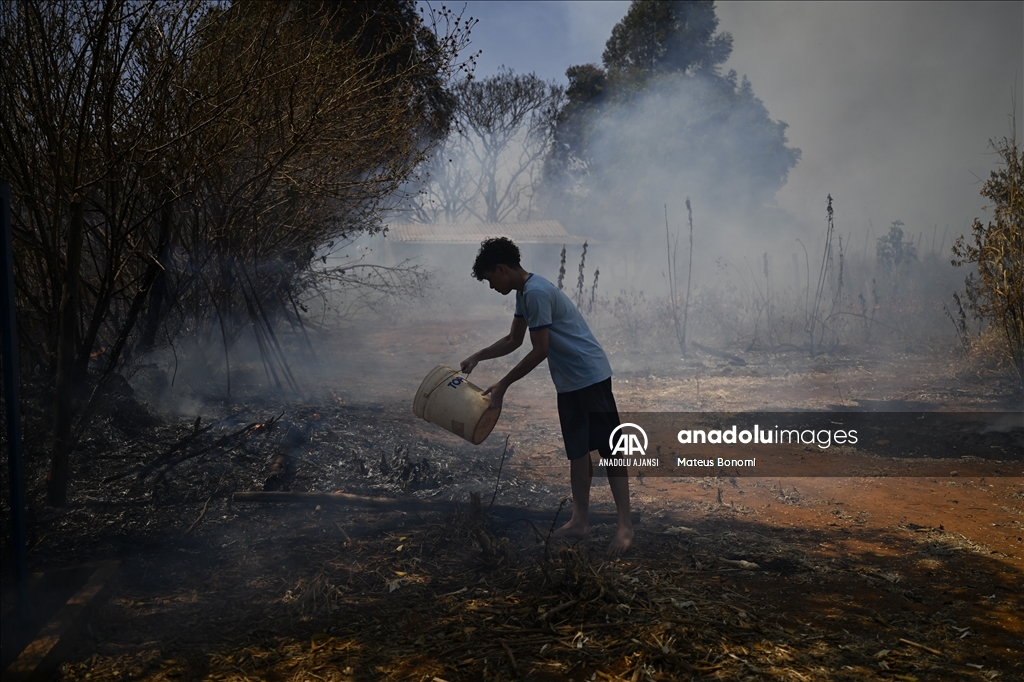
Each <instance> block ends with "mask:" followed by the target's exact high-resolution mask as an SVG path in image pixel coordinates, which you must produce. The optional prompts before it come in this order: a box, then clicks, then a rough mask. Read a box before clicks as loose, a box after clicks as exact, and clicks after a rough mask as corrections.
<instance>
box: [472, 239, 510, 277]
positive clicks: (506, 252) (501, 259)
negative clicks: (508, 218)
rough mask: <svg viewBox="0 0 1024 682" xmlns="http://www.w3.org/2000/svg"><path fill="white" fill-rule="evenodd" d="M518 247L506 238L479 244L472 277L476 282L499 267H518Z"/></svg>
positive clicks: (486, 240) (484, 241) (488, 240)
mask: <svg viewBox="0 0 1024 682" xmlns="http://www.w3.org/2000/svg"><path fill="white" fill-rule="evenodd" d="M519 258H520V256H519V247H518V246H516V245H515V244H513V243H512V240H511V239H509V238H508V237H492V238H491V239H485V240H483V241H482V242H480V250H479V251H477V254H476V260H475V261H473V276H474V277H476V278H477V279H478V280H483V278H484V277H486V276H487V275H489V274H490V273H492V272H494V269H495V268H497V267H498V266H499V265H507V266H508V267H510V268H518V267H519Z"/></svg>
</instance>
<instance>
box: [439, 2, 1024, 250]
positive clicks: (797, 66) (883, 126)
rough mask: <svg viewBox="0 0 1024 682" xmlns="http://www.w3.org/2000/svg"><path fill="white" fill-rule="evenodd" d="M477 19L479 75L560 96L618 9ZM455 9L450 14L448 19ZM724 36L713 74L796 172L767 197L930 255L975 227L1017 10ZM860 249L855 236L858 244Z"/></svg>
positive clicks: (773, 5) (1023, 43) (1011, 94)
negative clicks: (736, 92)
mask: <svg viewBox="0 0 1024 682" xmlns="http://www.w3.org/2000/svg"><path fill="white" fill-rule="evenodd" d="M464 6H465V10H464V14H465V16H472V17H474V18H476V19H478V20H479V23H478V24H477V25H476V26H475V28H474V29H473V32H472V40H473V45H472V47H471V49H474V50H482V54H481V55H480V57H479V60H478V67H477V70H476V75H477V77H486V76H488V75H491V74H493V73H495V72H496V71H497V70H498V68H499V67H500V66H502V65H504V66H507V67H509V68H511V69H513V70H514V71H516V72H524V73H526V72H534V73H536V74H537V75H538V76H540V77H542V78H544V79H546V80H554V81H557V82H559V83H562V84H565V83H566V79H565V75H564V74H565V70H566V68H568V67H569V66H572V65H574V64H583V63H596V64H600V62H601V53H602V52H603V50H604V44H605V41H606V40H607V39H608V36H609V35H610V34H611V30H612V27H613V26H614V25H615V24H616V23H617V22H618V21H619V20H620V19H621V18H622V17H623V16H624V14H625V13H626V11H627V10H628V8H629V3H628V2H524V1H521V0H520V1H516V2H494V1H489V2H478V1H474V2H467V3H465V4H464ZM455 7H456V8H458V7H461V5H455ZM716 7H717V14H718V17H719V20H720V24H719V31H726V32H729V33H731V34H732V36H733V39H734V44H733V48H734V49H733V54H732V57H731V58H730V59H729V61H728V62H727V63H726V64H725V66H724V68H725V70H728V69H735V70H736V71H737V72H738V73H739V74H740V75H741V76H743V75H746V76H747V77H748V78H749V79H750V81H751V84H752V86H753V90H754V93H755V95H757V96H758V97H759V98H760V99H761V100H762V101H763V102H764V103H765V106H766V107H767V109H768V112H769V115H770V116H771V117H772V118H773V119H775V120H781V121H785V122H786V123H787V124H789V129H788V131H787V133H788V137H789V144H790V146H795V147H799V148H800V149H801V150H802V159H801V161H800V163H799V164H798V165H797V167H796V168H795V169H794V170H793V171H792V172H791V173H790V176H789V180H788V182H787V184H786V186H785V187H783V188H782V190H780V191H779V193H778V195H777V196H776V201H777V204H778V206H779V207H780V208H782V209H784V210H785V211H787V212H788V213H789V214H790V215H792V216H793V218H794V220H795V221H796V222H799V223H802V224H803V225H805V226H808V227H813V226H819V225H821V226H823V225H824V216H825V210H824V209H825V197H826V195H827V194H829V193H831V195H832V197H833V200H834V206H835V211H836V213H835V216H836V218H835V219H836V226H837V229H839V230H840V231H841V232H852V233H854V234H859V235H864V236H866V235H867V234H869V233H870V234H873V235H874V236H881V235H883V234H885V233H886V231H887V230H888V227H889V225H890V224H891V223H892V222H893V221H895V220H902V221H903V222H904V223H905V225H906V227H905V228H904V229H905V230H906V231H907V232H908V234H910V235H916V234H918V233H919V232H922V233H923V234H924V239H925V241H924V244H925V245H926V246H927V247H930V245H931V243H932V237H933V235H938V237H937V238H938V239H939V240H940V241H941V239H942V236H943V234H944V233H945V231H946V227H947V226H948V229H949V237H947V239H946V248H947V249H948V246H949V242H950V241H951V240H952V237H953V235H954V234H960V233H964V232H967V231H968V230H969V226H970V223H971V221H972V220H973V219H974V218H975V217H978V216H981V217H984V215H985V214H984V213H983V212H982V208H983V206H984V205H985V199H984V198H983V197H981V196H980V195H979V193H978V192H979V190H980V188H981V183H982V181H983V180H984V179H985V178H987V177H988V174H989V172H990V171H991V170H993V169H994V168H995V167H996V162H997V158H996V157H995V156H994V154H993V153H992V150H991V148H990V147H989V140H991V139H993V138H998V137H1003V136H1007V135H1009V134H1010V132H1011V124H1010V114H1011V113H1012V112H1013V109H1014V99H1015V98H1016V100H1017V101H1016V108H1017V121H1016V129H1017V136H1018V138H1019V139H1022V140H1024V134H1022V132H1021V130H1022V124H1024V100H1022V96H1024V89H1022V87H1021V82H1022V73H1024V3H1021V2H990V3H983V2H970V3H955V2H941V3H939V2H933V3H913V2H911V3H903V2H886V3H879V2H820V3H808V2H719V3H717V4H716ZM862 238H863V237H862Z"/></svg>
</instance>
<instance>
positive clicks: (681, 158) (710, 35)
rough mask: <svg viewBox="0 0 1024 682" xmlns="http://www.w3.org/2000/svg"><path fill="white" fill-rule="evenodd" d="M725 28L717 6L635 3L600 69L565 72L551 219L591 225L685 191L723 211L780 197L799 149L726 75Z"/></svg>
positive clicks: (551, 174) (659, 0) (549, 169)
mask: <svg viewBox="0 0 1024 682" xmlns="http://www.w3.org/2000/svg"><path fill="white" fill-rule="evenodd" d="M717 28H718V18H717V16H716V14H715V7H714V3H713V2H707V1H700V2H685V1H679V0H671V1H669V0H656V1H646V2H641V1H639V0H638V1H634V2H633V4H632V5H631V6H630V9H629V11H628V12H627V14H626V16H625V17H624V18H623V19H622V21H620V22H619V23H618V24H617V25H616V26H615V28H614V29H613V30H612V35H611V37H610V38H609V40H608V42H607V46H606V49H605V51H604V55H603V62H604V65H603V68H601V67H598V66H596V65H593V64H587V65H577V66H573V67H570V68H569V69H568V71H567V72H566V75H567V76H568V78H569V87H568V89H567V91H566V95H567V101H566V104H565V106H564V107H563V108H562V110H561V111H560V113H559V117H558V122H557V126H556V131H555V145H554V147H553V151H552V153H551V154H550V155H549V157H548V159H547V162H546V165H545V177H546V179H547V180H548V181H549V183H550V188H551V190H550V191H551V194H550V195H549V198H550V199H551V200H552V202H553V203H552V208H553V210H555V211H559V210H561V211H563V212H566V211H567V212H569V213H571V214H573V215H575V217H576V218H577V220H583V221H584V222H587V223H590V224H594V223H601V222H603V221H607V218H606V216H619V215H622V213H623V211H624V210H627V211H628V210H633V211H635V210H636V209H637V208H640V207H643V208H645V209H648V210H651V211H653V210H654V209H656V208H657V207H658V206H660V205H661V204H662V203H663V202H664V201H665V200H666V198H667V197H677V196H678V195H679V194H680V193H684V194H690V195H693V196H694V198H695V200H697V201H699V202H701V203H702V204H704V205H705V206H709V205H710V206H717V207H723V206H730V207H746V208H752V207H757V206H760V205H762V204H764V203H766V202H770V201H771V200H772V199H773V197H774V195H775V193H776V192H777V191H778V189H779V188H781V187H782V186H783V184H785V182H786V178H787V176H788V174H789V171H790V170H791V169H792V168H793V167H794V166H795V165H796V163H797V161H798V159H799V158H800V150H799V149H794V148H791V147H788V146H786V142H787V140H786V134H785V131H786V127H787V125H786V124H785V123H783V122H781V121H773V120H772V119H771V118H770V116H769V114H768V111H767V109H766V108H765V106H764V103H763V102H762V101H761V100H760V99H758V98H757V97H756V96H755V95H754V92H753V88H752V86H751V84H750V82H749V81H748V80H747V79H746V78H745V77H744V78H743V79H742V80H740V79H739V78H738V77H737V74H736V73H735V71H730V72H728V73H727V74H725V75H722V74H721V73H720V67H721V65H722V64H723V63H724V62H725V61H726V60H727V59H728V58H729V56H730V54H731V52H732V36H731V35H729V34H728V33H716V31H717ZM610 209H618V210H610ZM565 218H566V219H567V220H570V221H572V217H571V216H565ZM606 229H609V230H612V231H613V228H611V227H610V226H608V227H607V228H606Z"/></svg>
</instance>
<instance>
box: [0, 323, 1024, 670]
mask: <svg viewBox="0 0 1024 682" xmlns="http://www.w3.org/2000/svg"><path fill="white" fill-rule="evenodd" d="M492 331H494V332H497V334H501V333H503V331H504V330H503V329H501V328H496V329H495V330H489V329H484V330H479V329H478V327H476V326H471V325H469V324H466V325H465V326H463V327H459V328H453V327H452V326H451V325H446V326H445V327H444V328H442V327H441V326H439V325H438V326H430V325H419V326H417V327H416V328H414V329H413V328H405V329H402V330H400V331H395V330H391V331H389V332H381V333H378V334H374V335H369V336H368V337H365V338H363V339H362V340H361V341H356V340H349V341H348V342H347V344H348V345H347V350H348V351H350V352H354V353H356V357H359V358H361V359H360V360H359V361H352V362H350V363H349V364H348V365H347V368H345V367H343V369H342V370H338V371H336V370H333V369H332V370H331V371H330V372H327V371H326V370H325V371H324V372H323V373H321V374H320V375H319V376H317V375H315V374H314V375H313V377H312V378H308V379H307V384H306V385H307V386H310V387H311V388H309V389H308V390H307V393H308V395H307V397H306V398H305V399H303V400H296V399H291V400H286V399H274V398H268V397H267V394H266V390H265V389H264V388H261V387H259V386H258V385H257V384H258V380H253V381H252V382H251V383H250V384H249V385H246V384H245V383H244V382H243V381H242V380H236V388H235V392H234V397H233V400H232V402H231V404H228V405H225V404H223V402H214V401H206V402H197V403H196V404H195V405H196V407H195V409H194V410H193V411H192V412H190V413H187V414H185V415H183V416H179V417H167V416H164V417H157V416H153V410H147V409H146V407H145V406H146V404H147V402H148V403H149V405H150V406H151V407H152V406H154V405H155V402H156V399H155V398H154V397H153V395H154V394H152V393H151V392H150V393H147V387H146V383H147V381H148V379H147V377H146V375H145V372H142V373H140V374H139V375H137V377H136V378H135V380H134V381H133V383H134V384H135V385H136V388H137V390H136V393H135V394H134V396H128V395H127V391H126V392H125V396H123V397H122V398H121V399H119V400H115V401H113V402H112V403H111V409H110V410H108V411H107V414H105V415H104V416H103V417H101V418H98V419H96V420H95V422H94V423H93V424H91V425H90V427H89V428H88V429H87V431H86V433H85V434H84V435H83V439H82V441H81V446H80V449H79V451H78V452H77V453H76V455H75V459H74V467H75V470H74V472H73V480H74V484H73V487H72V491H71V504H70V505H69V506H68V507H66V508H63V509H53V508H47V507H45V506H42V505H40V504H39V503H38V502H36V503H35V504H34V505H33V511H32V514H31V522H32V523H31V530H30V535H31V541H32V548H31V552H30V555H29V557H30V564H31V568H32V570H35V571H42V570H53V569H58V568H67V567H74V566H80V565H82V564H85V563H88V562H92V561H97V560H102V559H109V558H115V557H116V558H120V559H121V561H122V564H121V568H120V570H119V571H118V573H117V574H116V575H115V577H114V579H113V580H112V581H111V584H110V587H109V590H108V593H107V599H106V601H105V602H104V603H103V604H102V605H101V606H100V607H99V608H98V609H97V610H96V611H95V612H94V613H93V614H92V617H91V619H90V622H89V624H88V625H87V627H86V630H85V632H84V634H83V635H82V637H81V638H80V640H79V643H78V646H77V648H76V650H75V651H74V652H73V653H72V654H71V655H70V657H69V658H68V661H67V663H66V664H65V665H64V667H63V668H62V670H61V672H60V674H59V679H63V680H84V679H92V680H98V679H103V680H106V679H141V680H164V679H175V680H177V679H188V680H191V679H210V680H259V679H264V680H363V679H367V680H368V679H396V680H449V681H452V680H478V679H541V680H543V679H551V680H562V679H574V680H592V679H595V680H596V679H603V680H647V679H655V680H674V679H682V678H709V679H754V680H760V679H787V680H811V679H813V680H832V679H835V680H847V679H857V680H860V679H891V680H915V679H917V680H928V679H936V680H945V679H979V680H991V679H1004V680H1011V679H1020V678H1021V677H1022V676H1024V654H1022V652H1024V645H1022V640H1024V619H1022V617H1021V613H1024V605H1022V603H1021V602H1022V595H1024V580H1022V576H1024V540H1022V537H1024V480H1022V479H1020V478H998V477H997V478H984V479H979V478H961V477H948V478H786V479H757V478H739V479H729V478H710V477H709V478H687V479H668V478H651V477H647V478H646V479H644V480H642V481H641V480H635V479H634V480H633V481H631V485H632V490H631V492H632V502H633V508H634V511H635V512H636V515H637V516H638V519H637V524H636V531H637V535H636V540H635V545H634V548H633V550H632V551H631V552H630V553H629V554H627V555H626V556H625V557H622V558H618V559H609V558H608V557H607V556H606V555H605V547H606V544H607V542H608V540H609V538H610V535H611V532H612V530H613V527H612V526H611V525H608V524H597V525H595V527H594V529H593V533H592V535H591V537H589V538H587V539H586V540H583V541H581V542H579V543H576V544H574V545H567V544H562V543H560V542H557V541H554V540H551V539H550V537H549V535H548V533H549V530H550V528H551V527H552V524H553V522H554V521H555V518H556V516H558V518H560V519H564V518H566V515H567V512H566V510H565V509H561V510H560V503H561V502H562V501H563V500H564V498H565V496H566V495H567V494H568V467H567V465H566V463H565V460H564V455H563V454H562V450H561V442H560V434H559V431H558V423H557V415H556V414H555V403H554V392H553V390H552V388H551V386H550V380H549V379H548V378H547V376H546V373H545V372H535V373H534V375H531V376H530V377H527V378H526V379H524V380H523V381H522V382H520V383H519V384H517V385H516V386H515V387H514V388H513V389H512V390H511V391H510V392H509V394H508V395H507V397H506V407H505V410H504V413H503V415H502V417H501V420H500V421H499V422H498V426H497V427H496V430H495V432H494V433H493V434H492V436H491V437H490V438H489V439H488V440H487V441H485V443H483V444H482V445H480V446H472V445H469V444H468V443H465V442H463V441H460V440H459V439H457V438H455V437H454V436H451V435H449V434H447V433H446V432H444V431H442V430H441V429H439V428H437V427H435V426H433V425H430V424H427V423H425V422H422V421H419V420H418V419H416V418H415V417H414V416H413V415H412V412H411V409H410V404H411V399H412V395H413V394H414V392H415V390H416V386H417V385H418V384H419V381H420V379H421V378H422V376H423V375H425V374H426V372H427V371H428V370H429V369H430V367H431V366H433V364H435V363H437V362H446V363H448V364H456V363H457V362H458V360H459V359H460V358H461V357H464V356H465V355H468V354H469V353H470V352H472V351H473V350H475V349H476V348H478V347H480V345H483V344H486V343H489V342H490V341H491V340H493V338H492V337H494V336H495V334H494V333H492ZM411 355H415V357H417V358H426V360H425V361H424V360H417V361H416V362H415V363H411V364H412V366H411V367H410V366H409V365H410V363H408V362H405V361H404V359H405V358H408V357H409V356H411ZM514 359H515V358H511V359H509V361H508V362H501V361H495V362H494V363H492V364H491V365H490V366H488V365H482V366H481V367H480V368H479V369H478V370H477V372H476V373H475V374H474V376H473V377H472V379H473V380H474V381H477V382H478V383H481V384H486V383H487V379H489V378H492V377H493V378H496V377H497V376H499V375H500V372H501V371H502V370H503V369H504V368H505V367H508V366H509V365H510V364H511V362H513V361H514ZM745 359H746V361H747V365H745V366H737V365H734V364H730V363H729V362H728V361H726V360H720V359H718V358H715V357H712V356H706V355H703V356H702V355H698V356H695V357H693V358H690V359H687V360H685V361H681V360H679V359H678V357H673V356H671V355H646V356H639V355H635V354H632V355H631V354H628V353H625V352H624V351H620V352H616V353H613V357H612V364H613V367H615V368H616V379H615V391H616V398H617V401H618V403H619V408H620V410H623V411H695V410H720V411H725V410H736V411H739V410H760V409H818V410H823V409H830V408H834V407H835V406H845V407H847V408H850V407H856V406H858V405H868V404H871V405H878V404H884V405H887V406H891V407H892V409H900V406H906V407H907V408H908V409H915V410H938V411H983V410H992V411H1003V410H1008V409H1009V410H1014V409H1016V410H1019V409H1020V404H1021V395H1020V393H1019V391H1015V389H1014V388H1013V385H1012V383H1010V382H1009V381H1008V380H1006V379H1005V378H1002V377H1001V376H1000V375H997V374H987V373H984V372H983V371H974V372H972V371H967V370H964V369H963V363H962V362H961V361H960V360H958V359H956V358H953V357H945V356H940V355H936V354H920V355H913V354H905V355H901V356H897V357H888V358H886V357H881V356H879V357H871V356H867V355H864V354H861V355H858V356H849V357H847V356H843V355H841V354H840V355H836V356H826V357H818V358H813V359H812V358H808V357H807V355H806V354H805V353H804V354H800V353H796V352H793V353H789V354H774V355H769V354H763V355H746V356H745ZM400 367H401V369H400ZM257 376H258V375H257ZM197 415H198V417H199V420H198V422H197V420H196V416H197ZM29 416H30V418H31V415H29ZM506 437H507V439H508V440H507V442H508V446H507V449H506V447H505V443H506ZM175 448H177V449H175ZM282 451H284V452H287V453H288V454H289V455H290V458H291V461H292V462H293V463H294V467H293V470H292V471H290V472H288V473H286V475H285V476H284V485H285V486H286V487H288V488H290V489H291V490H293V491H323V492H330V491H344V492H348V493H355V494H361V495H374V496H386V497H395V498H401V499H406V500H423V501H425V502H430V503H431V504H430V506H424V508H423V511H417V510H416V509H412V508H410V509H408V510H406V511H376V510H368V509H361V508H355V507H343V506H326V505H325V506H321V507H317V506H315V505H314V504H287V505H286V504H250V503H240V502H237V501H233V500H232V497H231V495H232V493H234V492H236V491H246V490H261V489H263V487H264V483H265V480H266V477H267V473H268V465H269V462H270V460H271V458H272V456H273V455H274V454H275V453H277V452H282ZM503 453H504V460H503V457H502V455H503ZM941 455H942V453H936V456H941ZM502 460H503V463H502ZM499 465H500V466H501V475H500V480H499V475H498V470H499ZM44 474H45V468H44V467H43V466H42V465H41V462H40V460H38V459H37V460H35V461H34V464H33V465H32V466H31V467H30V476H31V481H30V488H31V491H32V495H33V499H36V500H38V499H39V496H40V493H41V489H42V487H41V486H42V483H41V482H42V477H43V476H44ZM496 483H497V495H496V498H495V500H496V503H495V504H496V507H495V509H498V508H499V506H500V512H499V513H495V512H492V513H491V514H487V513H485V510H486V508H487V507H488V504H489V502H490V500H491V497H492V494H493V493H494V490H495V486H496ZM473 492H478V493H480V494H481V497H482V505H481V507H482V509H481V507H477V506H475V505H474V504H472V503H471V501H470V497H471V493H473ZM593 504H594V508H595V510H597V511H603V512H608V511H611V510H612V509H613V506H612V504H611V497H610V494H609V490H608V487H607V484H606V483H603V482H602V481H601V480H600V479H595V489H594V493H593ZM516 507H524V508H527V507H528V509H523V511H522V513H517V511H516V509H515V508H516ZM5 596H7V595H5ZM56 601H59V599H56ZM4 602H5V610H7V606H6V604H9V603H10V600H9V599H4ZM9 632H10V630H8V629H7V627H6V625H5V631H4V639H5V640H7V639H8V633H9Z"/></svg>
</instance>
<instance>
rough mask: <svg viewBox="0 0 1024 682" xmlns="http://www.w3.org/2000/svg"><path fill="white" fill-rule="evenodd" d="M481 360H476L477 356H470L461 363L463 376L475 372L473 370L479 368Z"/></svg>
mask: <svg viewBox="0 0 1024 682" xmlns="http://www.w3.org/2000/svg"><path fill="white" fill-rule="evenodd" d="M478 362H479V360H477V359H476V356H475V355H470V356H469V357H468V358H466V359H465V360H463V361H462V362H460V363H459V369H461V370H462V373H463V374H469V373H470V372H472V371H473V368H474V367H476V366H477V363H478Z"/></svg>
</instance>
